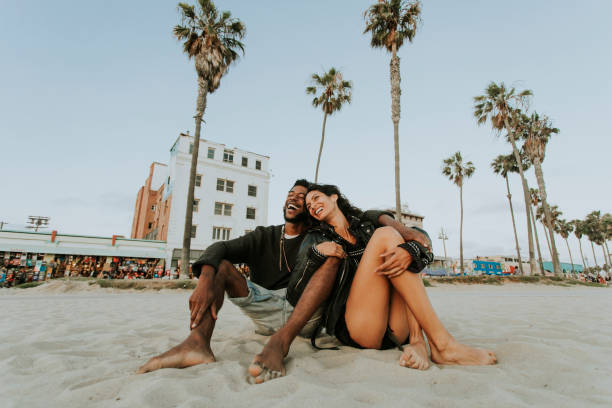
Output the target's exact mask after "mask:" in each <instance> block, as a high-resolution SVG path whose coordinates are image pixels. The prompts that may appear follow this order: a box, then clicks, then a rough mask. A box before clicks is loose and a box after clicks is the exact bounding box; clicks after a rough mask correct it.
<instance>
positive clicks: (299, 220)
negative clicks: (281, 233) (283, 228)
mask: <svg viewBox="0 0 612 408" xmlns="http://www.w3.org/2000/svg"><path fill="white" fill-rule="evenodd" d="M283 218H284V219H285V221H286V222H290V223H292V224H304V223H306V221H308V214H307V213H306V212H301V213H299V214H298V215H296V216H295V217H293V218H289V217H287V212H286V211H285V209H284V208H283Z"/></svg>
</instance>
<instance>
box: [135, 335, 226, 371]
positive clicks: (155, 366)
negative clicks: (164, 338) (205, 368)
mask: <svg viewBox="0 0 612 408" xmlns="http://www.w3.org/2000/svg"><path fill="white" fill-rule="evenodd" d="M215 361H216V360H215V355H214V354H213V352H212V350H211V349H210V345H209V341H207V340H205V339H204V337H203V336H202V335H201V334H200V333H198V331H197V329H194V330H192V331H191V333H189V337H187V338H186V339H185V341H183V342H182V343H181V344H179V345H178V346H174V347H172V348H171V349H170V350H168V351H166V352H165V353H163V354H160V355H159V356H156V357H153V358H152V359H150V360H149V361H147V363H146V364H145V365H143V366H142V367H140V368H139V369H138V371H136V373H137V374H143V373H148V372H150V371H155V370H159V369H160V368H186V367H191V366H194V365H198V364H206V363H214V362H215Z"/></svg>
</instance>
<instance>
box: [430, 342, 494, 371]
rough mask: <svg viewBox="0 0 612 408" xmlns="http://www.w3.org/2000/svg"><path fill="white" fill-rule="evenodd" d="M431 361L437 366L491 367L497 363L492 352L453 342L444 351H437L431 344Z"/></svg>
mask: <svg viewBox="0 0 612 408" xmlns="http://www.w3.org/2000/svg"><path fill="white" fill-rule="evenodd" d="M430 347H431V360H432V361H433V362H434V363H436V364H447V365H491V364H496V363H497V357H496V356H495V353H493V352H492V351H491V350H485V349H479V348H473V347H468V346H466V345H464V344H461V343H459V342H457V341H456V340H454V339H453V340H452V341H450V342H449V343H448V345H447V346H446V347H444V349H440V350H438V349H436V347H435V346H434V345H433V344H431V342H430Z"/></svg>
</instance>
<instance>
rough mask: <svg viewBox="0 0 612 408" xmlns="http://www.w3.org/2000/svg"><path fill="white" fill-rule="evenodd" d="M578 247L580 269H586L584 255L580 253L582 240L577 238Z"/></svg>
mask: <svg viewBox="0 0 612 408" xmlns="http://www.w3.org/2000/svg"><path fill="white" fill-rule="evenodd" d="M578 247H579V248H580V258H582V269H583V270H584V269H586V262H584V255H583V254H582V241H581V240H580V238H578Z"/></svg>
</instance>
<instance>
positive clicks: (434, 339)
mask: <svg viewBox="0 0 612 408" xmlns="http://www.w3.org/2000/svg"><path fill="white" fill-rule="evenodd" d="M401 242H402V238H401V236H400V235H399V234H398V233H397V232H396V231H395V230H393V229H392V228H387V227H384V228H379V229H377V230H376V232H375V233H374V235H373V236H372V239H371V240H370V243H369V244H368V249H370V251H369V253H368V249H366V252H365V253H364V255H363V257H362V260H361V263H360V265H359V268H358V269H357V274H356V275H355V280H354V281H353V286H352V287H351V292H350V294H349V298H348V301H347V313H346V315H345V318H346V322H347V328H348V329H349V333H350V334H351V337H353V335H355V336H357V337H359V336H363V335H364V333H363V331H364V328H365V323H366V322H364V319H362V318H361V319H360V318H359V316H357V313H356V312H357V311H358V310H359V309H360V307H359V304H360V303H361V302H362V296H365V297H366V299H367V292H368V286H367V284H368V282H370V284H372V283H373V282H375V281H376V280H374V279H373V277H374V276H378V275H376V274H375V272H374V271H375V269H376V267H377V266H378V265H380V264H381V263H382V259H380V258H381V257H380V254H382V253H384V252H385V251H387V250H388V249H391V248H393V247H395V246H397V245H398V244H399V243H401ZM376 254H378V257H377V256H376ZM376 258H378V259H376ZM362 265H363V267H362ZM381 278H384V279H386V280H387V281H388V282H390V283H391V285H392V286H393V288H394V290H395V291H396V292H397V293H398V294H399V295H400V296H401V297H402V299H403V300H404V302H405V303H406V305H407V306H408V309H409V311H410V312H411V313H412V315H414V317H415V319H416V321H417V322H418V323H419V325H420V326H421V327H422V328H423V330H424V331H425V333H426V334H427V338H428V340H429V344H430V347H431V357H432V360H433V361H434V362H436V363H439V364H461V365H485V364H494V363H495V362H496V361H497V360H496V357H495V354H494V353H493V352H491V351H488V350H482V349H474V348H471V347H467V346H465V345H462V344H460V343H458V342H457V341H456V340H455V339H454V338H453V337H452V336H451V335H450V333H449V332H448V331H447V330H446V328H445V327H444V325H443V324H442V322H441V321H440V319H439V318H438V316H437V315H436V312H435V311H434V310H433V307H432V305H431V303H430V302H429V298H428V297H427V292H426V291H425V287H424V286H423V282H422V280H421V278H420V276H419V275H418V274H414V273H411V272H408V271H407V272H404V273H403V274H401V275H400V276H398V277H395V278H392V279H387V278H385V277H381ZM353 290H355V291H353ZM361 309H362V308H361ZM378 325H379V324H375V325H374V327H375V328H378ZM353 338H354V339H355V341H357V342H358V343H359V340H358V339H357V338H355V337H353ZM366 339H367V338H366ZM360 344H361V343H360Z"/></svg>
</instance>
